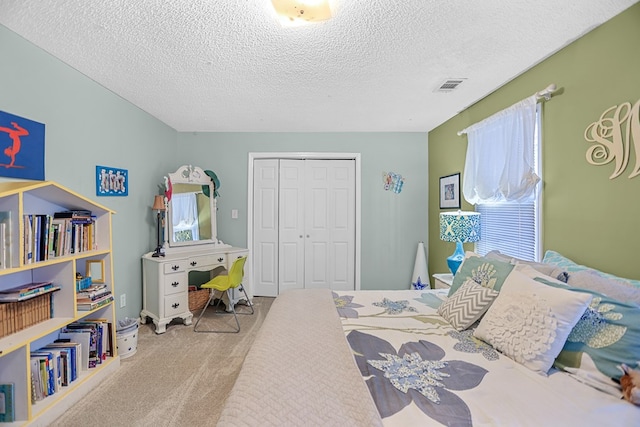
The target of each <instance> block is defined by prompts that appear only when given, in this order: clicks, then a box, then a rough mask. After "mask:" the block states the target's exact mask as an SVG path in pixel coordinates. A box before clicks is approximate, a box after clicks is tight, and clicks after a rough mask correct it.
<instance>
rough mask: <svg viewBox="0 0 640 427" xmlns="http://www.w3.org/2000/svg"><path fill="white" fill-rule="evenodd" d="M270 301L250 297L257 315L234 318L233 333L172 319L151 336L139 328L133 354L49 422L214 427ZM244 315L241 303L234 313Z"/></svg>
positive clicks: (148, 328)
mask: <svg viewBox="0 0 640 427" xmlns="http://www.w3.org/2000/svg"><path fill="white" fill-rule="evenodd" d="M272 302H273V298H265V297H256V298H254V306H255V310H256V313H255V314H254V315H252V316H248V315H241V316H238V317H239V319H240V325H241V330H240V332H239V333H237V334H227V333H223V334H219V333H196V332H194V331H193V325H190V326H184V325H183V324H182V323H181V322H177V321H175V323H171V324H170V325H168V326H167V332H165V333H164V334H160V335H156V334H155V332H154V325H153V323H151V322H150V323H148V324H146V325H141V326H140V329H139V334H138V347H137V352H136V353H135V354H134V355H133V356H131V357H128V358H126V359H122V361H121V366H120V368H119V369H118V371H117V373H116V374H115V375H112V376H110V377H109V378H107V379H106V380H105V381H104V382H102V383H101V384H100V386H99V387H97V388H96V389H94V390H92V391H91V392H90V393H89V394H88V395H87V396H85V397H84V398H83V399H82V400H81V401H80V402H79V403H78V404H76V405H74V406H73V407H72V408H71V409H70V410H69V411H67V412H66V413H65V414H64V415H63V416H62V417H60V418H59V419H57V420H55V421H54V422H53V423H52V424H51V425H52V426H56V427H63V426H64V427H73V426H78V427H79V426H83V427H84V426H92V427H102V426H104V427H114V426H153V427H161V426H172V427H173V426H189V427H191V426H214V425H215V424H216V422H217V420H218V417H219V416H220V412H221V409H222V408H221V406H222V404H223V402H224V399H225V396H227V394H228V392H229V391H230V390H231V387H232V386H233V383H234V381H235V379H236V377H237V375H238V372H239V370H240V366H241V365H242V362H243V360H244V356H245V354H246V353H247V351H248V350H249V348H250V347H251V344H252V343H253V340H254V338H255V336H256V333H257V332H258V330H259V329H260V326H261V325H262V321H263V320H264V317H265V316H266V314H267V312H268V311H269V308H270V307H271V303H272ZM246 310H248V309H247V307H243V306H238V311H239V312H240V311H246ZM212 311H213V307H210V308H209V309H208V310H207V313H206V314H205V317H203V319H202V320H201V322H200V323H201V325H199V327H198V329H199V330H200V327H201V326H202V327H203V328H206V327H208V325H210V324H211V323H210V322H212V321H214V320H212V319H211V317H212V316H211V315H210V314H212ZM203 322H206V323H203ZM215 322H217V323H216V325H218V326H219V325H226V326H229V327H231V326H235V323H233V315H222V316H217V317H215ZM221 322H224V323H221ZM193 323H194V324H195V316H194V321H193Z"/></svg>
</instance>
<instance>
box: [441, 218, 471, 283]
mask: <svg viewBox="0 0 640 427" xmlns="http://www.w3.org/2000/svg"><path fill="white" fill-rule="evenodd" d="M440 240H444V241H445V242H456V250H455V251H454V252H453V254H452V255H451V256H450V257H449V258H447V265H448V266H449V270H451V274H453V275H454V276H455V274H456V273H457V272H458V268H459V267H460V264H462V261H463V260H464V248H463V247H462V244H463V243H470V242H477V241H478V240H480V214H479V213H478V212H462V211H458V212H442V213H440Z"/></svg>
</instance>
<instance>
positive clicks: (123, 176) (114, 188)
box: [96, 166, 129, 196]
mask: <svg viewBox="0 0 640 427" xmlns="http://www.w3.org/2000/svg"><path fill="white" fill-rule="evenodd" d="M96 195H97V196H127V195H129V171H127V170H126V169H118V168H114V167H110V166H96Z"/></svg>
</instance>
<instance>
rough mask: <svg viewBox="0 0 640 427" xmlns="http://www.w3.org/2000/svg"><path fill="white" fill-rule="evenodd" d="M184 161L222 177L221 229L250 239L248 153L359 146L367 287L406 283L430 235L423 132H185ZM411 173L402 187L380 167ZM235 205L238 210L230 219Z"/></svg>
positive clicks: (234, 238) (228, 237)
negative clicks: (388, 187) (388, 185)
mask: <svg viewBox="0 0 640 427" xmlns="http://www.w3.org/2000/svg"><path fill="white" fill-rule="evenodd" d="M178 146H179V147H180V153H179V155H178V163H185V164H195V165H198V166H201V167H203V168H204V169H211V170H213V171H215V173H216V175H217V176H218V177H219V178H220V181H221V187H220V198H219V199H218V234H219V236H220V238H221V239H222V240H223V241H224V242H226V243H230V244H233V245H237V246H245V245H246V244H247V243H246V242H247V203H248V202H247V195H248V192H247V191H248V183H247V177H248V170H247V168H248V159H249V153H251V152H254V153H258V152H260V153H263V152H342V153H361V161H362V175H361V178H362V205H361V208H362V239H361V243H362V245H361V247H362V253H361V266H362V268H361V287H362V289H408V288H409V285H410V283H411V276H412V273H413V265H414V262H415V256H416V250H417V247H418V242H420V241H424V242H426V239H427V221H426V212H427V201H428V197H427V169H426V165H427V160H426V159H427V143H426V135H425V134H423V133H400V134H399V133H198V134H193V133H180V134H179V135H178ZM384 172H395V173H399V174H401V175H402V176H403V177H405V184H404V187H403V189H402V192H401V193H399V194H395V193H393V192H391V191H385V190H384V189H383V181H382V174H383V173H384ZM231 209H238V211H239V218H238V219H237V220H236V219H231Z"/></svg>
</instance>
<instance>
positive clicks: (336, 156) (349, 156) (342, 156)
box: [247, 152, 362, 293]
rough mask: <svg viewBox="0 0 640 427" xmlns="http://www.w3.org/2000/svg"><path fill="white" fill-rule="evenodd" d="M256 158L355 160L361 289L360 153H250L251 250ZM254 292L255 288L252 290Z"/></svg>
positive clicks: (250, 244) (357, 261)
mask: <svg viewBox="0 0 640 427" xmlns="http://www.w3.org/2000/svg"><path fill="white" fill-rule="evenodd" d="M256 159H298V160H305V159H313V160H354V161H355V167H356V171H355V173H356V177H355V178H356V183H355V184H356V188H355V192H356V194H355V196H356V197H355V199H356V206H355V216H356V218H355V248H354V249H355V266H354V267H355V269H354V271H355V278H354V279H355V282H354V284H355V290H356V291H359V290H360V247H361V246H360V216H361V214H360V193H361V170H362V169H361V164H360V153H315V152H313V153H311V152H291V153H290V152H275V153H249V167H248V173H249V176H248V179H247V186H248V189H247V194H248V200H247V248H248V249H249V251H251V249H252V248H253V162H254V160H256ZM249 263H250V266H251V267H250V268H249V271H250V272H251V274H255V273H253V272H254V271H255V269H254V268H253V266H254V263H253V258H252V257H251V256H249ZM254 279H255V278H254V277H251V283H255V281H254ZM252 293H253V290H252Z"/></svg>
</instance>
